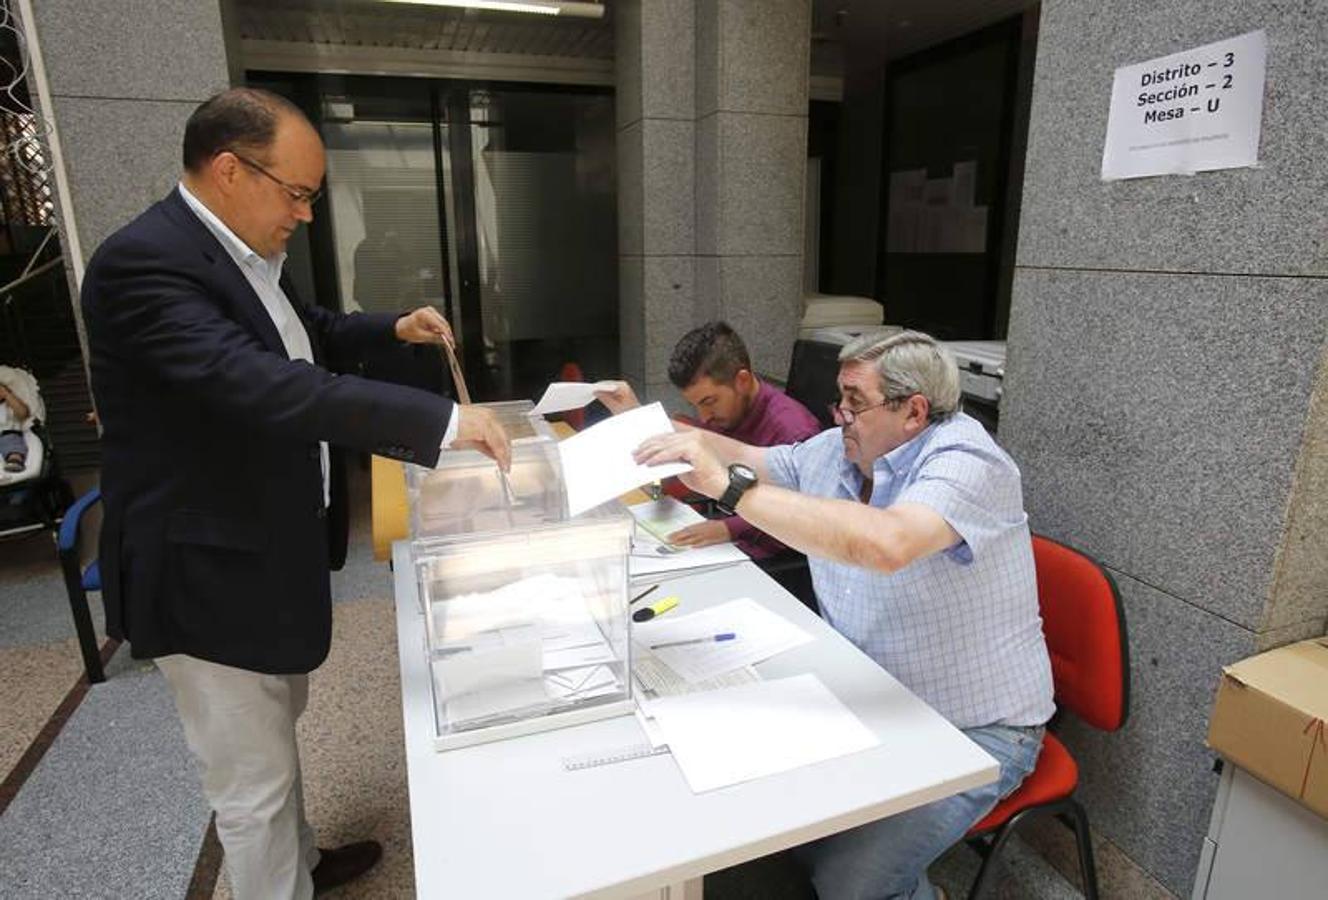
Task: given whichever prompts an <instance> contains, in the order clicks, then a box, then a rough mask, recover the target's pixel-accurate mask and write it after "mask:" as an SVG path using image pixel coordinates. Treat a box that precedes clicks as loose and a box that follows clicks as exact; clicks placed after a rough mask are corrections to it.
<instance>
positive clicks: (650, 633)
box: [632, 597, 812, 682]
mask: <svg viewBox="0 0 1328 900" xmlns="http://www.w3.org/2000/svg"><path fill="white" fill-rule="evenodd" d="M728 632H732V633H733V634H734V635H735V636H736V637H735V638H734V639H733V640H731V641H703V642H702V643H698V644H688V645H686V646H682V647H662V648H660V649H657V650H656V649H652V646H653V645H657V644H666V643H669V642H672V641H686V640H692V639H694V638H706V637H712V636H714V635H716V634H725V633H728ZM632 640H633V641H634V642H635V643H636V644H637V645H638V646H641V647H644V648H645V649H646V650H649V651H650V652H652V653H654V655H655V656H657V657H659V658H660V659H662V660H663V661H664V663H665V664H666V665H667V666H668V667H669V668H670V669H672V670H673V671H675V672H677V673H678V674H679V675H681V676H682V677H683V678H686V679H687V680H688V681H691V682H698V681H705V680H706V679H709V678H714V677H716V676H717V675H722V674H724V673H725V672H731V671H733V670H734V669H740V668H742V667H743V666H750V665H754V664H756V663H759V662H761V661H762V660H766V659H769V658H770V657H772V656H775V655H777V654H779V653H783V652H784V651H785V650H791V649H792V648H794V647H797V646H799V645H801V644H806V643H808V642H809V641H811V640H812V636H811V635H810V634H808V633H807V632H805V631H803V630H802V629H801V628H799V627H798V626H797V625H794V624H793V623H792V622H790V621H788V620H787V619H785V618H784V617H783V616H780V615H779V614H777V613H773V612H771V611H770V610H768V609H766V608H765V607H764V606H761V605H760V604H759V603H757V602H756V601H754V600H751V599H750V598H747V597H744V598H742V599H740V600H730V601H729V602H727V603H721V604H720V605H718V606H712V607H710V608H709V609H703V610H701V611H700V612H695V613H691V614H690V615H685V616H672V615H668V616H660V617H658V618H655V619H652V620H650V621H649V622H639V623H637V622H634V623H633V624H632Z"/></svg>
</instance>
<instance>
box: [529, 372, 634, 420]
mask: <svg viewBox="0 0 1328 900" xmlns="http://www.w3.org/2000/svg"><path fill="white" fill-rule="evenodd" d="M613 384H614V383H613V382H612V381H596V382H593V383H587V382H584V381H555V382H553V384H551V385H549V386H548V387H547V388H545V389H544V396H543V397H540V399H539V403H536V404H535V408H534V409H532V410H531V411H530V414H531V415H532V416H542V415H547V414H548V413H556V412H563V411H565V410H569V409H580V408H581V407H583V406H586V405H588V404H589V403H590V402H591V401H592V400H594V399H595V391H609V390H613Z"/></svg>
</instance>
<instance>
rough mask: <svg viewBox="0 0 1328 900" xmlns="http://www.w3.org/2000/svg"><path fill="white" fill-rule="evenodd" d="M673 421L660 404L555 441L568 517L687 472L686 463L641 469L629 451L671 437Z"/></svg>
mask: <svg viewBox="0 0 1328 900" xmlns="http://www.w3.org/2000/svg"><path fill="white" fill-rule="evenodd" d="M672 432H673V423H672V422H670V421H669V417H668V416H667V415H666V414H665V413H664V407H663V406H661V405H660V404H658V403H652V404H650V405H649V406H641V407H638V408H636V409H633V410H629V411H628V412H625V413H620V414H619V415H616V416H613V417H611V418H608V419H605V420H604V421H602V422H600V423H598V424H596V425H592V426H591V427H590V428H587V429H586V430H585V431H582V432H579V433H577V434H574V435H572V436H571V437H569V438H567V439H566V440H564V441H560V442H559V443H558V456H559V458H560V459H561V461H562V468H563V483H564V485H565V486H566V488H567V512H568V515H571V516H578V515H580V514H581V513H583V512H585V511H586V510H588V509H593V508H595V507H596V506H599V505H600V504H601V503H603V502H605V501H606V500H612V499H613V498H614V497H617V496H618V495H620V494H624V493H626V492H627V491H630V490H632V489H633V488H638V487H640V486H641V485H643V484H649V483H650V482H652V481H659V480H660V479H663V478H672V477H673V476H674V475H681V474H682V473H683V472H690V471H691V469H692V467H691V466H690V465H688V464H687V463H669V464H668V465H663V466H642V465H638V464H637V462H636V461H635V460H634V459H632V451H633V450H635V449H636V448H637V447H639V446H641V443H642V442H643V441H645V440H646V438H650V437H654V436H655V435H657V434H671V433H672Z"/></svg>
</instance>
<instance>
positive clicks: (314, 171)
mask: <svg viewBox="0 0 1328 900" xmlns="http://www.w3.org/2000/svg"><path fill="white" fill-rule="evenodd" d="M324 166H325V162H324V153H323V147H322V142H321V141H320V140H319V137H318V134H317V132H316V131H315V130H314V128H313V127H312V126H311V125H310V124H309V122H308V121H307V120H306V119H305V118H304V116H303V115H302V114H301V113H300V111H299V110H298V109H297V108H296V107H294V106H293V105H291V104H290V103H289V102H287V101H285V100H284V99H282V98H280V97H278V96H276V95H274V94H269V93H267V92H263V91H256V90H250V89H243V88H241V89H234V90H230V91H226V92H223V93H221V94H219V95H217V96H216V97H213V98H212V99H211V100H209V101H207V102H206V103H204V104H203V105H202V106H200V107H199V108H198V109H197V110H196V111H195V112H194V114H193V116H192V117H191V118H190V120H189V122H188V124H187V125H186V128H185V138H184V167H185V170H184V174H183V176H182V178H181V182H180V185H179V186H178V187H177V188H176V190H174V191H172V192H171V194H170V195H169V196H167V197H166V198H165V199H164V200H162V201H160V202H159V203H157V204H155V205H153V206H152V207H151V208H150V209H148V210H147V211H146V212H145V213H143V214H142V215H141V216H139V217H138V218H137V219H135V220H134V221H133V222H131V223H130V224H128V225H126V226H125V227H124V228H122V229H120V230H119V231H118V232H116V233H115V234H114V235H112V236H111V237H110V238H108V239H107V240H106V241H105V243H103V244H102V245H101V247H100V248H99V249H98V251H97V252H96V253H95V254H94V255H93V257H92V260H91V262H90V263H89V265H88V268H87V272H86V275H85V277H84V282H83V292H82V304H83V312H84V317H85V320H86V323H87V329H88V342H89V347H90V351H91V371H92V389H93V393H94V395H95V398H96V401H97V411H98V415H99V417H100V420H101V423H102V426H103V429H104V431H103V435H102V453H103V463H102V496H103V499H104V502H105V518H104V524H103V526H102V534H101V548H100V559H101V566H102V574H103V597H104V600H105V604H106V620H107V632H108V633H109V634H110V635H112V636H114V637H120V638H124V639H126V640H128V642H129V645H130V648H131V651H132V653H133V656H135V657H137V658H152V659H155V660H156V662H157V665H158V666H159V667H160V668H161V670H162V672H163V673H164V674H165V676H166V678H167V681H168V682H169V683H170V685H171V688H172V691H173V693H174V695H175V699H176V705H177V708H178V710H179V712H180V717H181V721H182V723H183V725H184V729H185V735H186V738H187V739H188V741H189V745H190V748H191V750H192V751H193V752H194V753H195V755H196V756H198V758H199V759H200V761H201V762H202V764H203V780H204V790H205V792H206V794H207V796H208V799H209V801H210V802H211V804H212V806H213V808H214V809H215V810H216V814H217V819H216V821H217V831H218V834H219V837H220V839H221V843H222V846H223V848H224V849H225V851H226V862H227V867H228V870H229V872H230V876H231V882H232V886H233V888H234V889H235V893H236V896H237V897H241V898H243V897H262V898H270V897H301V898H302V897H308V896H310V895H312V893H313V892H314V891H315V890H320V891H321V890H324V889H327V888H329V887H331V886H335V884H339V883H341V882H343V881H346V880H349V878H352V877H355V876H356V875H358V874H359V873H360V872H362V871H364V870H365V869H367V868H369V867H370V866H372V865H373V864H374V862H376V860H377V859H378V856H379V854H380V853H381V848H380V847H378V845H377V844H376V843H374V842H361V843H359V844H353V845H350V846H349V847H344V848H340V849H338V850H323V851H319V850H318V849H316V847H315V846H314V843H313V833H312V830H311V829H309V827H308V824H307V823H306V822H305V819H304V811H303V802H302V797H301V786H300V775H299V756H298V750H297V748H296V745H295V729H294V726H295V720H296V719H297V718H298V716H299V715H300V713H301V712H302V711H303V708H304V703H305V698H306V696H307V673H308V672H310V671H311V670H313V669H315V668H317V667H318V665H319V664H320V663H322V661H323V659H324V658H325V657H326V656H327V652H328V649H329V644H330V640H331V625H332V608H331V592H330V580H329V575H328V572H329V559H328V555H329V554H328V543H329V541H328V538H329V530H328V526H327V515H328V514H327V510H328V505H329V487H328V486H329V482H330V474H331V473H330V468H331V467H330V464H329V455H328V445H329V444H332V445H336V446H339V447H345V448H350V449H354V450H367V451H371V452H373V453H377V454H380V455H383V456H389V457H394V458H396V459H401V460H408V461H412V462H416V463H420V464H422V465H433V464H434V463H435V462H436V461H437V459H438V456H439V452H440V450H441V449H442V448H443V447H444V446H446V445H449V444H453V443H464V444H466V445H468V446H474V447H477V448H478V449H481V450H483V451H484V452H486V453H488V454H489V455H490V456H492V457H494V458H495V459H497V460H498V461H499V464H500V465H502V466H504V467H506V465H507V464H508V459H509V454H510V447H509V445H508V442H507V438H506V436H505V435H504V434H503V432H502V429H501V428H500V427H499V426H498V425H497V422H496V420H495V419H494V417H493V416H492V415H491V414H490V413H489V412H488V411H487V410H485V409H482V408H478V407H471V406H454V405H453V404H452V402H451V401H449V400H446V399H444V398H442V397H439V396H435V395H433V394H430V393H427V392H425V391H420V390H416V389H413V388H408V387H401V386H397V385H391V384H386V383H380V382H374V381H369V380H366V379H363V378H358V377H355V376H351V375H338V374H334V372H333V371H332V369H331V368H330V367H335V366H338V365H345V364H347V363H351V362H354V361H356V360H357V359H358V358H360V357H361V356H363V355H364V354H365V353H366V352H368V351H371V350H373V349H375V348H378V347H383V346H387V345H390V344H391V343H392V342H394V341H409V342H414V343H422V342H439V341H448V342H450V341H451V340H452V334H451V330H450V328H449V327H448V325H447V322H446V321H445V320H444V319H443V318H442V316H440V315H439V314H438V312H437V311H436V310H434V309H432V308H431V307H424V308H421V309H418V310H415V311H414V312H412V313H409V314H406V315H404V316H398V315H396V314H360V313H357V314H353V315H340V314H336V313H332V312H329V311H327V310H325V309H321V308H319V307H316V306H305V305H302V304H300V303H299V302H298V301H297V300H296V299H295V298H294V297H292V296H290V295H289V294H287V292H286V291H284V290H283V288H282V283H281V267H282V263H283V262H284V259H285V253H284V249H285V245H286V241H287V240H288V239H289V238H290V236H291V233H292V232H293V231H294V230H295V228H296V227H297V226H298V225H299V223H300V222H309V221H311V220H312V218H313V211H312V205H313V203H314V201H315V200H316V199H317V196H318V194H319V193H320V190H319V186H320V185H321V183H322V181H323V175H324Z"/></svg>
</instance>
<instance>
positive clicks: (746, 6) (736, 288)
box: [696, 0, 811, 379]
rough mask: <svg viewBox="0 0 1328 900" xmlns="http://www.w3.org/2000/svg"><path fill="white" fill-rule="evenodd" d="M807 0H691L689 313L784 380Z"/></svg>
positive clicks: (798, 235)
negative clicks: (733, 338)
mask: <svg viewBox="0 0 1328 900" xmlns="http://www.w3.org/2000/svg"><path fill="white" fill-rule="evenodd" d="M810 40H811V3H810V2H809V0H698V2H697V4H696V252H697V257H696V295H697V303H696V313H697V314H698V316H700V317H701V318H708V317H711V316H715V317H719V318H723V319H726V320H727V321H728V322H729V324H731V325H732V326H733V327H734V328H735V329H737V331H738V333H739V334H741V335H742V336H743V339H744V340H745V341H746V343H747V346H748V349H749V350H750V351H751V353H752V357H753V359H752V362H753V364H754V365H755V367H756V369H757V371H758V372H761V373H764V374H769V375H773V376H776V377H778V378H781V379H782V378H784V377H785V376H786V375H787V374H788V366H789V358H790V353H791V350H792V347H793V340H794V338H795V337H796V335H797V326H798V322H799V320H800V319H801V317H802V228H803V212H802V206H803V192H804V190H805V179H806V160H807V103H808V97H807V83H808V61H809V52H810Z"/></svg>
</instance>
